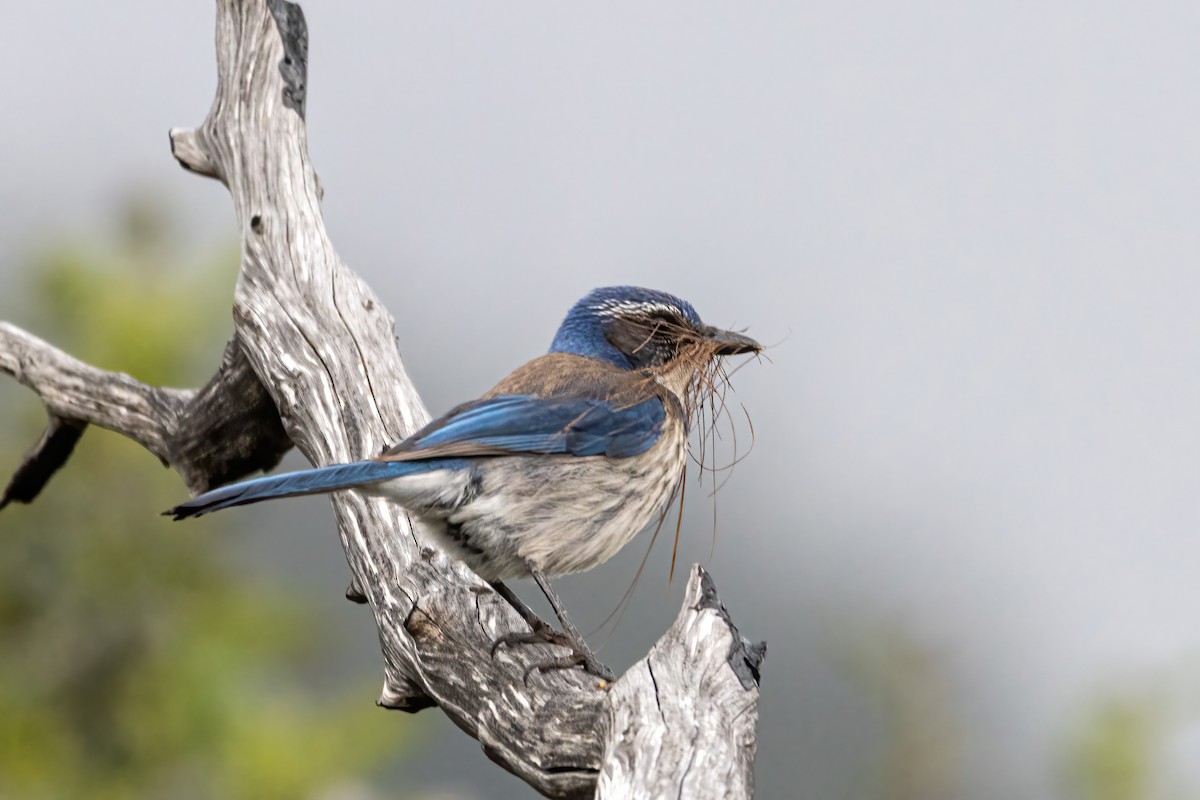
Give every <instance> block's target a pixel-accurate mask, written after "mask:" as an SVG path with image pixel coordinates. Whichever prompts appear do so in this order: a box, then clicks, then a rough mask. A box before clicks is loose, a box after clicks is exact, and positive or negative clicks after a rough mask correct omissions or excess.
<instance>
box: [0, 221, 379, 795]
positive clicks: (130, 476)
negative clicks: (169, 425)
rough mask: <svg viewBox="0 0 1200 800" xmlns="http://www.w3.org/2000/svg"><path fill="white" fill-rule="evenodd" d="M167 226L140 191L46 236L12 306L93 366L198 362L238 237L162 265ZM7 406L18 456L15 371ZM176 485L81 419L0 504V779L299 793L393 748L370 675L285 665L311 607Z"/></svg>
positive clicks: (299, 659)
mask: <svg viewBox="0 0 1200 800" xmlns="http://www.w3.org/2000/svg"><path fill="white" fill-rule="evenodd" d="M165 230H166V229H165V226H164V224H163V223H162V220H161V219H160V218H158V217H157V216H156V214H155V212H154V210H153V206H149V205H145V206H142V207H135V208H134V209H132V210H131V212H130V213H129V215H128V219H127V220H126V224H125V226H124V234H123V235H122V236H121V237H120V240H119V241H118V242H117V243H115V244H114V245H111V246H108V247H99V248H98V247H96V246H86V245H80V244H69V243H68V244H59V245H56V246H55V247H53V248H52V249H48V250H47V251H45V252H44V253H42V254H41V255H39V256H37V257H36V258H35V259H33V263H32V264H31V269H30V271H29V273H28V281H27V283H28V288H23V289H21V292H22V295H23V297H24V298H25V299H27V302H26V303H25V304H24V305H23V306H22V307H21V308H20V309H19V311H18V312H17V313H18V314H19V315H21V316H22V318H23V319H22V321H31V320H35V321H36V323H35V324H34V329H35V331H36V332H37V333H38V334H39V335H42V336H43V337H44V338H47V339H49V340H51V341H53V342H54V343H55V344H57V345H59V346H61V347H63V348H64V349H66V350H67V351H68V352H70V353H72V354H73V355H76V356H77V357H79V358H81V359H83V360H85V361H88V362H89V363H92V364H95V365H97V366H100V367H103V368H105V369H115V370H120V371H124V372H128V373H130V374H132V375H133V376H134V377H136V378H138V379H140V380H143V381H146V382H148V383H156V384H168V385H169V384H176V385H187V384H196V383H198V382H200V381H202V380H204V379H205V378H206V377H207V376H208V374H209V373H210V372H211V370H212V369H213V367H214V365H215V364H216V363H217V359H218V358H219V354H220V346H221V339H220V338H219V337H221V336H223V335H227V334H228V331H229V325H228V323H227V322H225V321H223V318H224V319H228V317H227V314H228V293H229V286H230V283H231V279H232V277H233V270H234V268H235V265H236V255H235V253H233V252H227V253H223V254H221V255H222V258H221V259H220V261H219V263H216V264H213V263H209V264H207V265H204V266H203V268H201V269H194V268H193V269H173V268H166V267H164V266H163V265H165V264H169V263H171V261H170V260H169V259H168V256H167V252H168V247H167V244H168V242H169V241H171V237H169V235H167V233H165V232H164V231H165ZM6 305H7V304H6ZM5 311H6V313H8V309H5ZM5 420H6V422H5V428H6V430H3V431H0V434H2V436H0V464H4V465H10V466H12V465H15V464H16V463H18V460H19V458H20V454H21V451H22V450H23V448H24V447H25V446H28V445H29V444H30V443H32V442H33V441H34V440H35V439H36V436H37V434H38V431H39V429H40V427H41V425H42V424H43V421H44V420H43V419H42V418H41V414H40V408H39V406H38V404H37V401H36V399H35V398H34V397H33V396H32V395H30V394H28V392H26V393H24V395H23V402H22V404H21V405H20V407H19V408H17V409H14V413H9V414H6V415H5ZM183 492H184V489H183V487H182V484H181V482H180V481H179V479H178V477H177V476H175V475H174V474H173V473H170V472H169V471H167V470H164V469H163V468H162V466H161V465H160V464H159V463H158V462H157V461H156V460H155V459H154V458H153V457H152V456H150V455H149V454H147V453H146V452H145V451H143V450H141V449H140V448H139V447H138V446H137V445H135V444H133V443H131V442H128V441H126V440H124V439H122V438H120V437H118V436H116V435H114V434H111V433H108V432H106V431H101V430H99V429H96V428H90V429H89V430H88V431H87V432H86V434H85V435H84V437H83V440H82V441H81V442H80V444H79V446H78V448H77V450H76V453H75V455H74V456H73V457H72V459H71V460H70V461H69V462H68V464H67V466H66V467H65V468H64V469H63V470H62V472H61V473H60V474H59V475H57V476H56V477H55V478H54V479H53V480H52V481H51V482H50V484H49V485H48V486H47V488H46V490H45V491H44V492H43V495H42V496H41V497H40V498H38V500H36V501H35V502H34V503H33V504H32V505H31V506H28V507H25V506H10V507H9V508H7V509H5V510H4V511H3V512H0V797H5V798H7V797H12V798H35V799H36V798H60V797H61V798H82V797H90V798H103V799H105V800H107V799H109V798H111V799H112V800H123V799H124V798H150V797H153V798H159V797H173V798H209V797H213V798H216V797H220V798H261V797H306V796H314V795H317V794H320V793H321V792H322V791H325V790H329V789H330V788H331V787H333V786H336V785H337V784H338V783H339V782H344V781H346V780H349V779H351V778H353V776H359V775H362V774H364V773H369V772H370V771H371V770H372V769H373V768H375V767H377V766H378V765H379V764H380V763H381V761H382V760H383V759H384V758H385V757H387V756H388V755H390V754H392V753H393V752H394V751H395V750H396V747H397V743H398V742H397V738H398V731H399V729H400V720H398V719H397V718H396V717H395V716H393V715H387V714H384V713H383V712H381V711H379V710H378V709H376V708H375V707H374V706H373V704H372V703H371V698H372V697H373V692H374V691H375V689H376V688H377V687H376V686H375V683H376V680H377V678H376V676H374V675H372V674H371V673H369V672H368V674H367V675H366V676H364V678H365V680H366V681H369V683H367V684H366V685H357V686H354V687H350V688H349V689H346V690H344V691H342V690H339V692H338V695H337V696H334V697H329V696H328V694H329V693H328V691H327V690H326V691H319V690H313V689H311V688H308V687H306V686H305V685H304V684H303V683H302V681H301V680H300V678H299V677H298V670H297V669H296V667H295V666H294V665H295V664H297V663H303V662H304V659H305V658H306V656H309V655H312V654H313V651H314V648H315V647H317V644H316V643H318V642H319V641H320V635H321V633H322V624H321V620H320V619H318V618H315V615H314V613H313V611H312V610H311V608H309V607H307V606H306V603H305V598H304V597H303V596H297V595H292V594H286V593H284V591H283V590H281V589H278V588H272V587H269V586H268V587H264V585H263V583H262V581H261V580H260V581H256V582H255V583H254V585H253V587H251V586H250V585H249V583H248V582H247V581H248V578H247V577H246V575H245V574H244V573H243V572H239V571H238V570H236V569H234V568H233V566H232V564H230V563H228V560H227V559H226V558H224V557H223V554H224V553H227V552H228V550H229V549H230V546H231V545H232V544H233V542H232V541H229V538H228V537H229V536H230V535H231V534H232V531H227V530H226V529H224V528H222V527H221V524H222V522H223V523H224V524H225V525H234V524H236V519H235V518H232V517H231V518H230V519H228V520H223V521H219V522H217V523H215V524H209V525H206V526H205V530H204V535H203V536H199V535H195V532H194V531H193V532H187V531H183V530H180V528H179V527H178V526H173V525H172V523H171V522H169V521H167V520H166V519H165V518H163V517H160V516H159V515H158V513H157V512H158V511H159V510H161V509H163V508H166V507H168V506H170V505H172V504H173V503H174V502H176V501H178V499H179V498H180V496H181V494H182V493H183ZM189 533H190V534H191V535H189ZM244 535H249V533H248V532H245V533H244ZM370 655H371V654H364V662H368V661H369V658H368V657H369V656H370ZM373 666H374V664H368V663H364V671H366V670H369V669H370V668H371V667H373ZM349 732H353V735H349ZM356 780H357V779H356Z"/></svg>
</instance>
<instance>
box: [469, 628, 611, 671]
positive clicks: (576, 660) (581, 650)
mask: <svg viewBox="0 0 1200 800" xmlns="http://www.w3.org/2000/svg"><path fill="white" fill-rule="evenodd" d="M518 644H554V645H558V646H559V647H565V648H566V649H568V650H570V651H571V652H570V654H569V655H565V656H559V657H558V658H552V659H548V660H546V661H539V662H537V663H536V664H531V665H530V666H529V667H527V668H526V669H525V674H524V675H522V676H521V679H522V680H523V681H524V682H525V683H528V682H529V675H530V673H532V672H534V671H535V670H536V671H537V672H550V671H551V670H556V669H571V668H573V667H583V669H584V671H585V672H587V673H588V674H590V675H595V676H596V677H597V678H600V679H601V680H604V681H608V682H609V683H611V682H612V681H613V680H614V676H613V673H612V670H610V669H609V668H608V667H606V666H604V665H603V664H601V663H600V662H599V661H597V660H596V657H595V656H593V655H592V654H591V652H590V651H589V650H588V649H587V646H586V645H585V646H583V647H580V646H579V645H578V644H576V642H575V641H574V640H572V639H571V637H570V636H567V635H566V634H565V633H561V632H560V631H556V630H554V628H551V627H550V626H549V625H547V624H546V623H544V622H539V624H538V625H535V626H534V628H533V630H532V631H530V632H529V633H506V634H505V635H503V636H500V637H498V638H497V639H496V640H495V641H494V642H492V657H493V658H495V656H496V651H497V650H499V649H500V648H501V647H512V646H514V645H518Z"/></svg>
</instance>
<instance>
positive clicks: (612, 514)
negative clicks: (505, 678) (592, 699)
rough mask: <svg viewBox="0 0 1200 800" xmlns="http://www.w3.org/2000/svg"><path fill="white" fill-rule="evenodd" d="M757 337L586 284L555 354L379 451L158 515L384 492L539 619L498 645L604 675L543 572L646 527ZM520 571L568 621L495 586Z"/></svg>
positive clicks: (680, 308)
mask: <svg viewBox="0 0 1200 800" xmlns="http://www.w3.org/2000/svg"><path fill="white" fill-rule="evenodd" d="M761 349H762V347H761V345H759V344H758V342H756V341H754V340H753V339H750V338H748V337H746V336H743V335H741V334H739V333H733V332H731V331H724V330H720V329H717V328H714V327H712V326H709V325H705V324H704V323H703V322H701V320H700V317H699V316H698V315H697V314H696V311H695V309H693V308H692V306H691V304H690V303H688V302H686V301H684V300H681V299H679V298H678V297H674V296H672V295H669V294H666V293H665V292H658V291H653V290H650V289H641V288H637V287H632V286H614V287H607V288H602V289H596V290H594V291H593V292H591V293H590V294H589V295H587V296H586V297H584V298H583V299H582V300H580V301H579V302H578V303H576V304H575V306H574V307H573V308H572V309H571V311H570V312H569V313H568V314H567V316H566V319H564V320H563V323H562V325H561V326H560V327H559V329H558V333H557V334H556V335H555V337H554V342H553V344H551V346H550V352H549V353H547V354H546V355H544V356H540V357H538V358H535V359H534V360H533V361H530V362H529V363H527V364H525V365H524V366H522V367H520V368H518V369H517V370H516V371H515V372H513V373H512V374H511V375H509V376H508V377H507V378H505V379H504V380H502V381H500V383H499V384H497V385H496V387H495V388H493V389H492V390H491V391H489V392H488V393H487V394H485V395H484V396H483V397H482V398H480V399H479V400H472V401H470V402H467V403H463V404H462V405H460V406H458V407H456V408H454V409H452V410H451V411H450V412H449V413H447V414H446V415H444V416H442V417H440V418H438V419H436V420H434V421H433V422H430V423H429V424H428V425H426V426H425V427H424V428H422V429H421V430H419V431H417V432H416V433H415V434H413V435H412V436H410V437H409V438H407V439H405V440H404V441H403V442H400V444H398V445H396V446H394V447H392V448H390V449H388V450H386V451H385V452H384V453H383V454H382V455H379V456H377V457H375V458H372V459H370V460H368V461H359V462H357V463H353V464H337V465H334V466H329V467H318V468H317V469H309V470H303V471H301V472H291V473H287V474H284V475H275V476H268V477H264V478H256V479H253V480H248V481H243V482H241V483H235V484H233V485H230V486H225V487H223V488H220V489H216V490H213V491H211V492H206V493H205V494H202V495H200V496H199V497H197V498H195V499H194V500H190V501H188V502H186V503H183V504H181V505H178V506H176V507H175V508H172V509H170V510H169V511H167V512H165V513H166V514H168V515H171V516H174V518H175V519H183V518H185V517H192V516H198V515H200V514H206V513H208V512H210V511H217V510H219V509H222V508H229V507H230V506H238V505H243V504H245V503H257V502H258V501H260V500H269V499H271V498H274V497H293V496H296V495H306V494H317V493H321V492H332V491H338V490H342V489H354V490H356V491H360V492H364V493H369V494H374V495H382V496H385V497H388V498H391V499H393V500H395V501H396V502H397V503H399V504H400V505H402V506H403V507H404V508H405V509H406V510H407V511H408V512H409V513H410V514H411V515H412V516H414V517H416V518H417V519H418V520H420V521H421V522H422V523H424V525H425V528H426V529H427V530H428V531H430V532H432V533H433V534H434V535H435V536H436V537H437V539H438V540H439V541H440V543H441V544H442V546H443V547H444V548H445V549H446V550H448V551H449V552H451V553H453V554H454V555H456V556H458V557H459V558H461V559H462V560H463V561H465V562H466V563H467V564H468V565H469V566H470V567H471V569H473V570H474V571H475V572H476V573H478V574H479V576H480V577H481V578H483V579H484V580H486V581H488V582H490V583H491V584H492V585H493V586H494V587H495V588H496V589H497V591H498V592H499V593H500V594H501V595H502V596H503V597H504V598H505V599H506V600H508V601H509V602H510V603H511V604H512V605H513V606H514V607H515V608H516V609H517V611H518V612H520V613H521V615H522V616H523V617H524V618H525V619H526V621H527V622H528V623H529V624H530V626H531V628H532V629H533V632H532V633H531V634H528V635H526V634H514V635H509V636H506V637H502V638H501V639H500V640H498V641H497V643H496V645H497V646H499V645H501V644H509V645H512V644H517V643H522V642H534V641H537V642H551V643H554V644H558V645H562V646H564V647H567V648H568V649H570V650H571V651H572V653H571V655H568V656H564V657H562V658H559V659H555V660H553V661H551V662H548V663H546V664H541V665H538V666H539V668H540V669H554V668H565V667H571V666H577V665H578V666H583V667H584V668H585V669H586V670H587V671H588V672H591V673H592V674H595V675H598V676H600V677H603V678H607V679H610V680H611V677H612V676H611V673H610V672H609V671H608V669H607V668H606V667H604V666H603V665H601V664H600V663H599V662H598V661H596V659H595V658H594V656H593V655H592V653H591V651H590V650H589V649H588V647H587V644H586V643H585V642H584V641H583V638H582V637H581V636H580V635H579V632H578V631H577V630H576V629H575V627H574V626H573V625H572V624H571V621H570V619H569V618H568V617H567V615H566V612H565V611H564V609H563V607H562V604H561V603H560V602H559V600H558V598H557V597H556V596H555V594H554V592H553V591H552V589H551V588H550V584H549V582H548V580H547V576H557V575H567V574H571V573H574V572H580V571H582V570H586V569H590V568H592V567H594V566H596V565H597V564H600V563H602V562H604V561H606V560H608V559H609V558H611V557H612V556H613V555H614V554H615V553H616V552H617V551H618V550H620V549H621V548H622V547H624V546H625V544H627V543H628V542H629V541H630V540H631V539H632V538H633V537H634V536H635V535H636V534H637V533H638V532H639V531H641V530H642V529H643V528H645V527H646V526H647V525H648V524H649V522H650V521H651V519H653V518H654V517H655V515H656V514H658V513H659V512H660V511H661V510H662V509H663V508H664V506H665V505H666V504H667V502H668V501H669V500H670V499H671V497H672V495H673V493H674V490H675V487H676V485H677V484H678V483H679V481H680V479H681V476H682V474H683V467H684V461H685V459H686V458H687V450H686V448H687V437H688V426H689V421H690V417H691V414H692V411H693V410H695V409H696V405H697V403H698V402H699V400H700V399H701V398H702V397H704V396H705V393H706V392H707V391H709V390H711V386H712V380H713V375H714V372H715V370H716V369H717V368H718V367H719V358H720V357H721V356H729V355H735V354H738V353H757V352H759V351H760V350H761ZM526 577H532V578H534V580H536V581H537V583H538V585H539V586H540V587H541V589H542V591H543V592H544V593H545V594H546V597H547V599H548V600H549V601H550V604H551V605H552V606H553V607H554V611H555V614H557V616H558V619H559V622H560V623H561V624H562V627H563V631H564V632H565V633H558V632H557V631H554V630H553V629H551V628H549V626H547V625H546V624H545V623H543V622H541V620H539V619H537V617H536V616H535V615H534V614H533V612H531V611H530V610H529V608H528V607H527V606H525V604H524V603H523V602H521V601H520V599H518V598H517V597H516V595H514V594H513V593H512V591H511V590H509V589H508V587H507V586H505V585H504V584H503V583H502V581H506V580H511V579H515V578H526Z"/></svg>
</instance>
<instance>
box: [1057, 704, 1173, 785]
mask: <svg viewBox="0 0 1200 800" xmlns="http://www.w3.org/2000/svg"><path fill="white" fill-rule="evenodd" d="M1163 727H1164V726H1163V720H1162V719H1161V715H1160V714H1159V713H1158V709H1157V708H1156V704H1155V703H1153V702H1149V701H1148V700H1147V699H1146V698H1136V697H1133V696H1125V697H1118V696H1112V697H1107V698H1104V699H1102V700H1101V701H1100V702H1098V703H1097V704H1096V705H1095V707H1093V708H1092V709H1090V710H1089V712H1088V714H1087V715H1086V717H1085V719H1084V720H1083V723H1082V724H1081V725H1080V726H1079V729H1078V731H1077V732H1076V733H1075V735H1074V737H1073V738H1072V741H1071V742H1070V745H1069V755H1068V767H1069V777H1070V781H1071V785H1072V789H1073V790H1074V792H1073V794H1074V795H1075V796H1077V797H1079V798H1081V800H1149V798H1152V797H1156V796H1159V795H1158V794H1157V793H1155V792H1154V791H1153V789H1154V778H1155V774H1156V771H1157V770H1156V767H1157V766H1158V761H1159V758H1160V753H1161V750H1162V744H1163V738H1164V736H1163V733H1164V731H1163Z"/></svg>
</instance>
